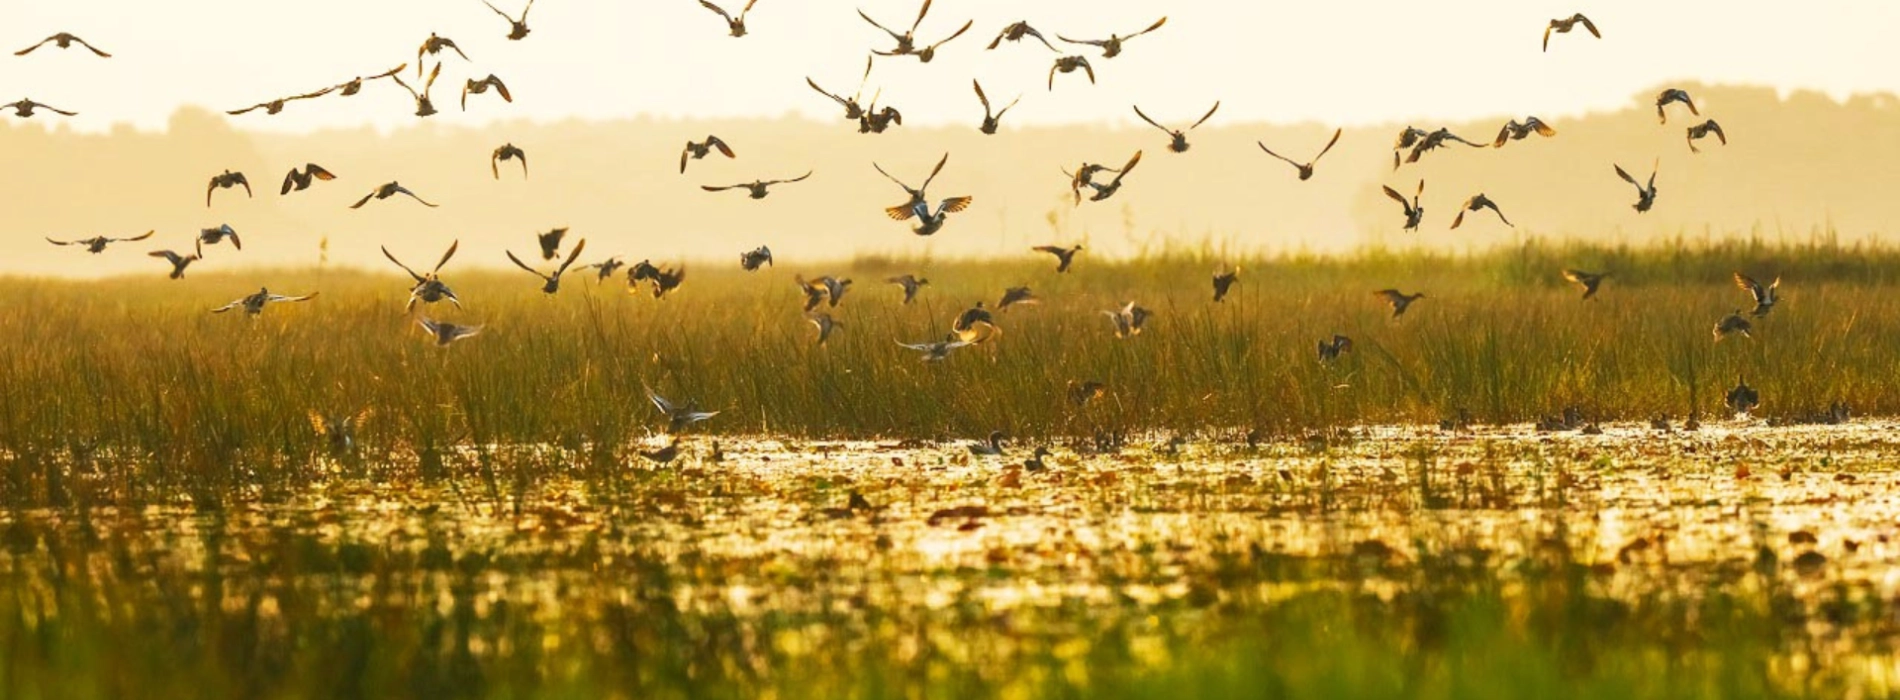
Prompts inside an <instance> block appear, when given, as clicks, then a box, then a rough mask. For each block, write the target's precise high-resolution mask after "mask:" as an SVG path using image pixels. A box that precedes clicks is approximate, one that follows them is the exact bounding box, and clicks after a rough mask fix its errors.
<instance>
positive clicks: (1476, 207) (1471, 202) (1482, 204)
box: [1451, 192, 1511, 229]
mask: <svg viewBox="0 0 1900 700" xmlns="http://www.w3.org/2000/svg"><path fill="white" fill-rule="evenodd" d="M1485 209H1490V210H1491V212H1492V213H1494V214H1497V215H1498V220H1499V221H1503V222H1504V225H1505V226H1510V225H1511V220H1510V219H1507V218H1505V216H1504V210H1503V209H1499V208H1498V203H1497V202H1493V201H1491V198H1490V197H1486V196H1484V193H1483V192H1479V193H1477V194H1474V195H1472V196H1471V198H1470V199H1467V200H1465V203H1464V206H1462V207H1460V208H1459V209H1458V217H1457V218H1455V219H1452V220H1451V227H1452V228H1453V229H1457V228H1458V227H1459V226H1462V225H1464V223H1465V212H1473V211H1482V210H1485Z"/></svg>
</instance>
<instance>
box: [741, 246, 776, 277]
mask: <svg viewBox="0 0 1900 700" xmlns="http://www.w3.org/2000/svg"><path fill="white" fill-rule="evenodd" d="M772 264H773V262H772V249H771V248H767V247H765V246H759V247H757V248H753V249H752V250H748V251H746V252H743V253H740V254H739V269H741V270H745V271H746V272H754V271H757V270H758V269H759V266H760V265H772Z"/></svg>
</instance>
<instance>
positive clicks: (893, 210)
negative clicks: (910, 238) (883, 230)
mask: <svg viewBox="0 0 1900 700" xmlns="http://www.w3.org/2000/svg"><path fill="white" fill-rule="evenodd" d="M949 162H950V152H949V151H944V153H943V157H942V158H939V159H937V167H935V168H931V170H930V176H929V177H926V178H924V184H923V186H921V187H915V188H913V187H911V186H910V185H906V184H904V181H903V180H899V179H897V178H896V177H895V176H893V175H891V174H890V173H888V172H885V170H884V166H882V165H878V164H877V162H876V161H872V162H871V167H872V168H876V169H877V172H878V174H879V175H883V176H884V177H885V178H886V179H888V180H890V181H891V182H895V183H897V186H898V187H902V188H904V193H905V194H908V195H910V199H909V200H906V201H905V202H904V203H903V204H899V205H897V206H894V207H885V208H884V213H885V214H887V215H889V216H890V217H891V218H893V219H897V220H899V221H902V220H904V219H906V218H909V217H910V216H911V214H912V212H913V210H915V209H916V208H917V207H919V206H923V205H924V204H925V197H926V195H925V194H924V192H925V191H927V190H929V189H930V183H931V182H932V181H934V180H936V179H937V173H941V172H943V166H944V165H945V164H947V163H949Z"/></svg>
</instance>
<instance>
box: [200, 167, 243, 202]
mask: <svg viewBox="0 0 1900 700" xmlns="http://www.w3.org/2000/svg"><path fill="white" fill-rule="evenodd" d="M240 185H242V186H243V187H244V196H245V197H250V196H251V181H250V180H247V179H245V178H244V173H234V172H231V171H229V170H226V171H224V172H222V173H219V174H217V175H213V176H211V184H209V185H206V186H205V208H207V209H208V208H210V207H211V193H213V192H216V191H218V190H228V189H231V188H233V187H238V186H240Z"/></svg>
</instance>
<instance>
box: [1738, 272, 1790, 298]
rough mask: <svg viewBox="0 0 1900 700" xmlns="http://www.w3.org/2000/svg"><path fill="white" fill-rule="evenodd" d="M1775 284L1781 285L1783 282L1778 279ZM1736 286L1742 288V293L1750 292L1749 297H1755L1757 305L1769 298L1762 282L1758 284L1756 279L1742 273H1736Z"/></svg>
mask: <svg viewBox="0 0 1900 700" xmlns="http://www.w3.org/2000/svg"><path fill="white" fill-rule="evenodd" d="M1775 283H1776V284H1780V283H1781V280H1779V279H1777V280H1775ZM1735 286H1737V287H1741V288H1742V291H1745V292H1748V294H1749V296H1752V297H1755V303H1757V304H1759V303H1761V301H1762V300H1763V299H1765V298H1767V296H1768V291H1767V290H1766V289H1763V288H1762V286H1761V283H1760V282H1756V281H1755V278H1753V277H1749V276H1748V275H1744V274H1742V273H1740V272H1737V273H1735Z"/></svg>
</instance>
